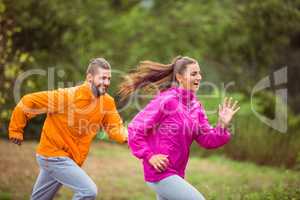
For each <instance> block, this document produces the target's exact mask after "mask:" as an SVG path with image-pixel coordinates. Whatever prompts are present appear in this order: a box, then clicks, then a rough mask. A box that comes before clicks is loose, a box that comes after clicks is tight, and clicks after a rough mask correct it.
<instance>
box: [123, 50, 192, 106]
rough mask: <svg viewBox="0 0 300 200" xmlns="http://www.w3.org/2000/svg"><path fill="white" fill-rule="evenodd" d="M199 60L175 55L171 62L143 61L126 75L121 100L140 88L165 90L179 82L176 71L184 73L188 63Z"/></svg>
mask: <svg viewBox="0 0 300 200" xmlns="http://www.w3.org/2000/svg"><path fill="white" fill-rule="evenodd" d="M196 62H197V61H196V60H194V59H192V58H189V57H183V56H177V57H175V58H174V59H173V60H172V62H171V63H170V64H161V63H158V62H153V61H141V62H140V63H139V65H138V67H137V69H135V70H133V71H131V72H130V73H129V74H127V75H126V76H124V77H123V78H124V81H123V83H122V84H121V85H120V87H119V92H118V96H119V97H120V101H121V102H122V101H124V100H126V99H128V98H129V97H130V96H131V95H133V94H134V92H135V91H136V90H138V89H144V90H151V89H158V90H160V91H163V90H165V89H168V88H170V87H171V86H173V85H176V84H177V80H176V78H175V74H176V73H181V74H182V73H183V72H184V70H185V68H186V66H187V65H188V64H192V63H196Z"/></svg>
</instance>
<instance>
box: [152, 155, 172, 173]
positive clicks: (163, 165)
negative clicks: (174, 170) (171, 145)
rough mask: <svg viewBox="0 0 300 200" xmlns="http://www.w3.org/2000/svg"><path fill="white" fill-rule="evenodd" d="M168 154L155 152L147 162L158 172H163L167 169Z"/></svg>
mask: <svg viewBox="0 0 300 200" xmlns="http://www.w3.org/2000/svg"><path fill="white" fill-rule="evenodd" d="M167 157H168V155H164V154H156V155H153V156H151V158H150V159H149V163H150V164H151V165H152V166H153V167H154V169H155V170H156V171H158V172H163V171H165V170H166V169H167V167H168V165H169V160H168V158H167Z"/></svg>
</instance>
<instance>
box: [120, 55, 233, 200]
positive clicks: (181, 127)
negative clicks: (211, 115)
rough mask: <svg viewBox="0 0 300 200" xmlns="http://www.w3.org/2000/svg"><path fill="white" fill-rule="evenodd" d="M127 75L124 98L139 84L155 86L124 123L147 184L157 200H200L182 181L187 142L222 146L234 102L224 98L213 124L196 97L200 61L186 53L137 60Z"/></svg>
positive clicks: (187, 151) (122, 89) (129, 141)
mask: <svg viewBox="0 0 300 200" xmlns="http://www.w3.org/2000/svg"><path fill="white" fill-rule="evenodd" d="M127 78H128V80H127V81H125V82H124V83H123V84H122V85H121V87H120V88H121V89H120V94H121V96H122V97H123V98H127V97H128V96H130V95H131V94H133V93H134V92H135V91H136V90H137V89H138V88H149V87H151V86H154V87H158V88H159V93H158V94H157V95H156V96H155V97H154V99H152V100H151V102H150V103H149V104H148V105H147V106H146V107H145V108H144V109H143V110H142V111H140V112H139V113H138V114H137V115H136V116H135V117H134V119H133V120H132V121H131V123H130V124H129V125H128V133H129V135H128V139H129V140H128V143H129V147H130V149H131V151H132V153H133V154H134V155H135V156H136V157H137V158H139V159H141V160H142V162H143V166H144V178H145V181H146V183H147V184H148V186H150V187H151V188H152V189H153V190H155V192H156V194H157V199H158V200H179V199H180V200H196V199H197V200H199V199H200V200H204V197H203V196H202V194H201V193H200V192H198V191H197V190H196V189H195V188H194V187H193V186H192V185H190V184H189V183H188V182H186V181H185V180H184V173H185V168H186V165H187V162H188V157H189V152H190V146H191V144H192V142H193V141H194V140H195V141H196V142H197V143H198V144H199V145H200V146H202V147H204V148H206V149H213V148H218V147H221V146H223V145H224V144H226V143H227V142H228V141H229V140H230V133H229V131H228V130H227V128H226V127H227V126H228V124H229V122H230V121H231V119H232V117H233V115H234V114H235V113H236V112H237V111H238V110H239V107H238V108H236V107H237V101H235V102H234V103H233V102H232V98H230V99H227V98H225V100H224V103H223V105H219V112H218V114H219V120H218V124H217V126H216V127H215V128H213V127H212V126H211V125H210V124H209V122H208V120H207V116H206V114H205V111H204V108H203V106H202V105H201V103H200V102H199V101H197V99H196V95H195V93H196V91H197V90H198V88H199V85H200V81H201V79H202V76H201V71H200V68H199V65H198V62H197V61H196V60H194V59H192V58H189V57H181V56H179V57H177V58H175V59H174V60H173V62H172V63H171V64H168V65H164V64H160V63H155V62H151V61H144V62H141V64H140V66H139V68H138V69H137V70H136V71H135V72H132V73H131V74H129V75H128V76H127Z"/></svg>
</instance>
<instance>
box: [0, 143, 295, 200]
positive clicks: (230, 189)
mask: <svg viewBox="0 0 300 200" xmlns="http://www.w3.org/2000/svg"><path fill="white" fill-rule="evenodd" d="M36 146H37V143H36V142H28V141H26V142H25V143H24V144H23V145H22V146H21V147H18V146H16V145H13V144H9V143H8V142H7V141H3V140H2V141H0V160H1V162H0V171H1V175H0V200H4V199H7V200H9V199H17V200H19V199H20V200H22V199H29V197H30V193H31V189H32V186H33V184H34V182H35V179H36V177H37V175H38V171H39V169H38V165H37V163H36V161H35V148H36ZM83 168H84V169H85V171H86V172H87V173H88V174H89V175H90V176H91V177H92V179H93V180H94V181H95V182H96V184H97V185H98V188H99V190H100V193H99V194H100V195H99V197H98V199H104V200H126V199H127V200H129V199H130V200H135V199H138V200H150V199H155V194H154V192H153V191H151V190H150V189H149V188H148V187H147V186H146V184H145V183H144V180H143V174H142V168H141V165H140V163H139V161H138V160H137V159H135V158H134V157H133V156H131V154H130V152H129V149H128V148H127V147H126V146H121V145H117V144H110V143H104V142H97V143H94V144H93V145H92V147H91V152H90V154H89V157H88V159H87V161H86V162H85V165H84V166H83ZM186 172H187V178H186V179H187V180H188V181H189V182H190V183H191V184H192V185H194V186H195V187H196V188H197V189H198V190H199V191H200V192H202V193H203V194H204V196H205V197H206V198H207V199H208V200H213V199H218V200H219V199H221V200H285V199H286V200H288V199H293V200H298V199H300V188H299V186H300V174H299V173H298V172H296V171H291V170H286V169H283V168H282V169H280V168H272V167H262V166H257V165H254V164H252V163H247V162H238V161H232V160H229V159H227V158H225V157H222V156H210V157H208V158H200V157H196V156H193V157H191V159H190V162H189V165H188V168H187V171H186ZM71 198H72V191H70V190H69V189H68V188H65V187H63V188H62V189H61V190H59V192H58V194H57V195H56V197H55V199H56V200H66V199H71Z"/></svg>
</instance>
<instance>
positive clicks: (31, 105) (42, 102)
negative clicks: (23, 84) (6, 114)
mask: <svg viewBox="0 0 300 200" xmlns="http://www.w3.org/2000/svg"><path fill="white" fill-rule="evenodd" d="M66 98H67V95H66V92H65V89H59V90H53V91H44V92H36V93H31V94H27V95H25V96H23V97H22V98H21V100H20V101H19V103H18V104H17V105H16V107H15V108H14V110H13V112H12V116H11V119H10V123H9V127H8V131H9V138H12V137H13V138H17V139H20V140H23V134H24V130H23V129H24V127H25V126H26V124H27V122H28V121H29V120H30V119H31V118H32V117H34V116H36V115H38V114H44V113H55V112H58V111H59V110H60V109H63V108H64V103H65V101H66Z"/></svg>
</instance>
